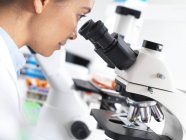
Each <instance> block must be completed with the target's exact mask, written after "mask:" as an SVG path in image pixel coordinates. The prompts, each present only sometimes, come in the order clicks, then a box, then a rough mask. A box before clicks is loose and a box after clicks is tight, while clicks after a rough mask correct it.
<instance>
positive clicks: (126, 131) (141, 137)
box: [91, 109, 171, 140]
mask: <svg viewBox="0 0 186 140" xmlns="http://www.w3.org/2000/svg"><path fill="white" fill-rule="evenodd" d="M114 114H115V113H113V112H110V111H104V110H98V109H93V110H92V111H91V115H92V116H93V117H94V118H95V119H96V121H97V122H98V124H99V125H100V126H101V127H102V128H103V129H104V130H105V134H106V135H107V136H108V137H110V138H112V139H114V140H125V139H127V140H171V139H170V138H168V137H167V136H161V135H157V134H156V133H155V132H153V131H152V130H151V129H148V130H146V131H142V130H138V129H133V128H126V127H124V123H123V122H122V121H119V120H113V119H112V118H113V115H114Z"/></svg>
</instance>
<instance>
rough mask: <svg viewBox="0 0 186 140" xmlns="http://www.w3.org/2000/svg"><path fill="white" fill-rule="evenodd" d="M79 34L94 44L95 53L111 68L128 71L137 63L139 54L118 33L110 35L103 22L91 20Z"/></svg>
mask: <svg viewBox="0 0 186 140" xmlns="http://www.w3.org/2000/svg"><path fill="white" fill-rule="evenodd" d="M79 33H80V34H81V35H82V36H83V37H84V38H85V39H87V40H90V41H91V42H92V43H93V44H94V46H95V51H96V52H97V53H98V55H99V56H100V57H102V58H103V60H104V61H105V62H107V63H108V65H109V66H111V67H117V68H118V69H121V70H126V69H128V68H129V67H131V66H132V64H134V62H135V61H136V58H137V54H136V53H135V52H134V51H133V50H132V49H131V48H130V47H129V46H128V45H127V43H126V42H125V41H124V40H123V37H122V36H121V35H118V34H116V33H113V34H109V33H108V29H107V28H106V27H105V25H104V24H103V23H102V22H101V21H97V22H94V21H92V20H89V21H88V22H86V23H85V24H84V25H83V26H82V27H81V28H80V30H79Z"/></svg>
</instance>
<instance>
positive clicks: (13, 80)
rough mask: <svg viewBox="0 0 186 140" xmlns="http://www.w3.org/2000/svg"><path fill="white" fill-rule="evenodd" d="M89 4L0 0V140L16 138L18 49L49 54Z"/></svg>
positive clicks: (72, 34) (87, 0)
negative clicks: (28, 49)
mask: <svg viewBox="0 0 186 140" xmlns="http://www.w3.org/2000/svg"><path fill="white" fill-rule="evenodd" d="M92 6H93V0H0V78H1V79H0V140H16V139H18V133H19V125H20V114H21V103H20V91H19V88H18V83H17V74H18V73H19V71H20V69H21V68H22V66H23V65H24V63H25V60H24V57H23V55H22V54H21V53H20V52H19V49H18V48H21V47H22V46H24V45H28V46H30V47H31V48H32V49H33V50H34V51H35V52H37V53H39V54H41V55H43V56H50V55H51V54H52V53H53V52H54V51H55V50H58V49H60V46H61V45H64V44H65V42H66V41H67V40H68V39H75V38H76V36H77V35H76V26H77V23H78V21H79V20H80V19H81V18H82V17H84V16H85V15H86V14H87V13H89V12H90V11H91V8H92Z"/></svg>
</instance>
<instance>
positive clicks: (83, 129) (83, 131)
mask: <svg viewBox="0 0 186 140" xmlns="http://www.w3.org/2000/svg"><path fill="white" fill-rule="evenodd" d="M71 132H72V134H73V136H74V137H75V138H76V139H78V140H83V139H86V138H87V137H88V136H89V135H90V130H89V128H88V127H87V125H86V124H85V123H84V122H81V121H76V122H74V123H73V124H72V126H71Z"/></svg>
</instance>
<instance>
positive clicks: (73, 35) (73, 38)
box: [70, 32, 77, 40]
mask: <svg viewBox="0 0 186 140" xmlns="http://www.w3.org/2000/svg"><path fill="white" fill-rule="evenodd" d="M76 38H77V32H73V33H72V35H71V36H70V39H71V40H75V39H76Z"/></svg>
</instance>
